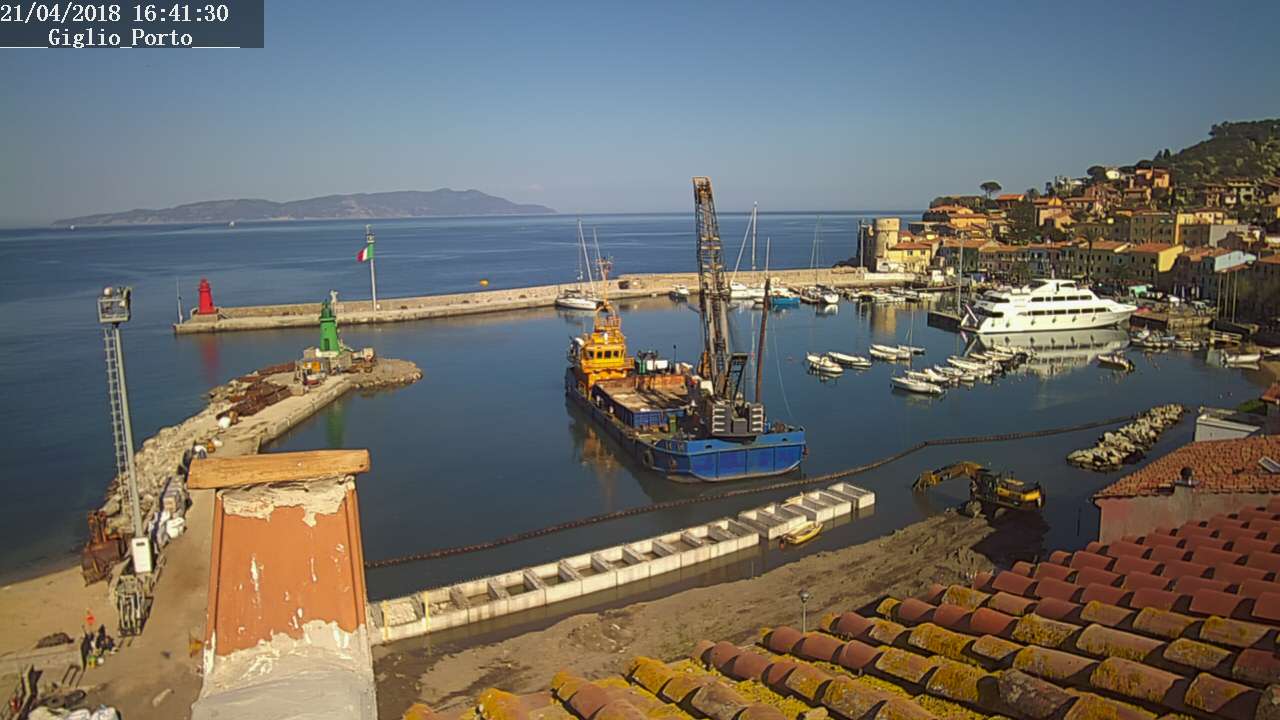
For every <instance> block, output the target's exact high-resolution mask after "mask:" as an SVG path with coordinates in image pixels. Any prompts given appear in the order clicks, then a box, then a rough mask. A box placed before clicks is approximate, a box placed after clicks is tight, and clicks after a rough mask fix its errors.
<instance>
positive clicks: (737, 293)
mask: <svg viewBox="0 0 1280 720" xmlns="http://www.w3.org/2000/svg"><path fill="white" fill-rule="evenodd" d="M763 298H764V286H763V285H744V284H742V283H740V282H731V283H729V299H730V300H760V299H763Z"/></svg>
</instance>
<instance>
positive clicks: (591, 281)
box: [556, 218, 601, 312]
mask: <svg viewBox="0 0 1280 720" xmlns="http://www.w3.org/2000/svg"><path fill="white" fill-rule="evenodd" d="M598 247H599V246H598V245H597V251H596V252H597V254H599V250H598ZM578 248H579V250H581V254H580V255H579V256H578V286H577V287H572V288H563V289H561V290H560V294H559V295H557V296H556V307H558V308H564V309H566V310H586V311H588V312H595V311H596V310H598V309H600V304H601V301H600V296H599V295H597V294H596V289H595V278H593V277H592V276H591V256H590V255H589V254H588V253H587V238H586V237H585V236H584V235H583V234H582V219H581V218H579V219H578ZM584 267H585V268H586V270H587V276H586V282H587V284H588V285H589V287H588V288H583V287H582V282H583V277H582V269H583V268H584Z"/></svg>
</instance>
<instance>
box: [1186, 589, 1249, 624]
mask: <svg viewBox="0 0 1280 720" xmlns="http://www.w3.org/2000/svg"><path fill="white" fill-rule="evenodd" d="M1243 602H1244V598H1243V597H1241V596H1239V595H1236V594H1235V593H1225V592H1222V591H1219V590H1210V589H1209V588H1201V589H1199V590H1196V591H1195V592H1194V593H1192V594H1191V605H1190V607H1189V608H1188V610H1189V611H1190V612H1191V613H1193V614H1195V615H1218V616H1219V617H1233V616H1234V615H1235V614H1236V610H1238V609H1239V607H1240V604H1241V603H1243Z"/></svg>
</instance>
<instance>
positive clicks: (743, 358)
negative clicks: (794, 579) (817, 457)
mask: <svg viewBox="0 0 1280 720" xmlns="http://www.w3.org/2000/svg"><path fill="white" fill-rule="evenodd" d="M693 196H694V208H695V215H696V220H697V222H696V228H697V259H698V287H699V295H698V303H699V310H700V314H701V317H702V345H703V347H702V354H701V357H700V360H699V362H698V366H697V368H696V369H695V368H694V367H693V366H691V365H689V364H687V363H675V362H671V361H669V360H665V359H663V358H661V357H659V356H658V355H657V353H654V352H640V353H637V354H636V355H635V356H634V357H632V356H629V355H628V354H627V339H626V336H625V335H624V334H623V332H622V320H621V318H620V317H619V316H618V314H617V311H616V310H615V309H614V307H613V305H612V303H610V302H609V299H608V295H607V293H606V294H605V295H604V298H603V300H602V302H601V304H600V308H599V309H598V310H597V311H596V315H595V320H594V324H593V327H592V329H591V331H590V332H587V333H583V334H582V335H580V336H578V337H575V338H573V340H572V341H571V342H570V344H569V352H568V360H569V367H568V368H567V369H566V370H565V394H566V395H567V396H568V397H569V398H570V399H572V400H573V401H574V402H576V403H578V404H579V405H582V406H583V407H584V408H585V409H586V410H587V411H588V412H589V413H590V415H591V417H592V419H593V420H594V421H595V422H597V423H599V424H600V425H601V426H602V427H603V428H604V429H605V430H606V431H607V432H608V434H609V435H610V436H612V437H613V438H614V439H616V440H617V441H618V442H619V443H620V444H621V445H622V447H623V448H624V449H625V450H626V451H628V452H629V453H630V454H632V455H633V456H634V457H635V458H636V459H638V460H639V461H640V463H641V464H642V465H644V466H645V467H646V468H648V469H649V470H652V471H654V472H659V473H662V474H664V475H666V476H668V477H669V478H671V479H674V480H685V479H693V480H701V481H706V482H722V481H727V480H742V479H747V478H756V477H767V476H770V475H781V474H783V473H787V472H790V471H792V470H794V469H796V468H797V467H799V465H800V463H801V461H802V460H803V459H804V456H805V454H806V445H805V435H804V428H801V427H796V426H793V425H789V424H786V423H782V422H769V420H768V419H767V417H766V414H765V408H764V404H763V403H762V402H761V399H760V383H759V371H760V366H759V365H757V369H756V374H757V382H756V391H755V396H754V398H753V399H752V400H748V399H747V396H746V395H747V389H746V388H745V387H744V377H745V374H746V368H747V363H748V361H749V359H750V358H749V356H748V354H747V353H743V352H734V351H733V350H732V349H731V347H730V342H729V321H728V311H727V306H728V300H729V287H728V283H727V282H726V278H725V273H724V257H723V251H722V245H721V242H720V230H719V224H718V222H717V220H716V211H715V202H714V200H713V197H712V193H711V180H710V178H705V177H695V178H694V179H693ZM766 297H767V295H766ZM763 340H764V324H763V323H762V324H761V337H760V341H761V342H760V348H761V351H763V348H764V342H763ZM759 360H760V358H759V357H757V362H759Z"/></svg>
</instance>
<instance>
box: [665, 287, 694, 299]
mask: <svg viewBox="0 0 1280 720" xmlns="http://www.w3.org/2000/svg"><path fill="white" fill-rule="evenodd" d="M667 294H668V295H670V296H671V299H672V300H688V299H689V286H688V285H675V286H672V288H671V292H669V293H667Z"/></svg>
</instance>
